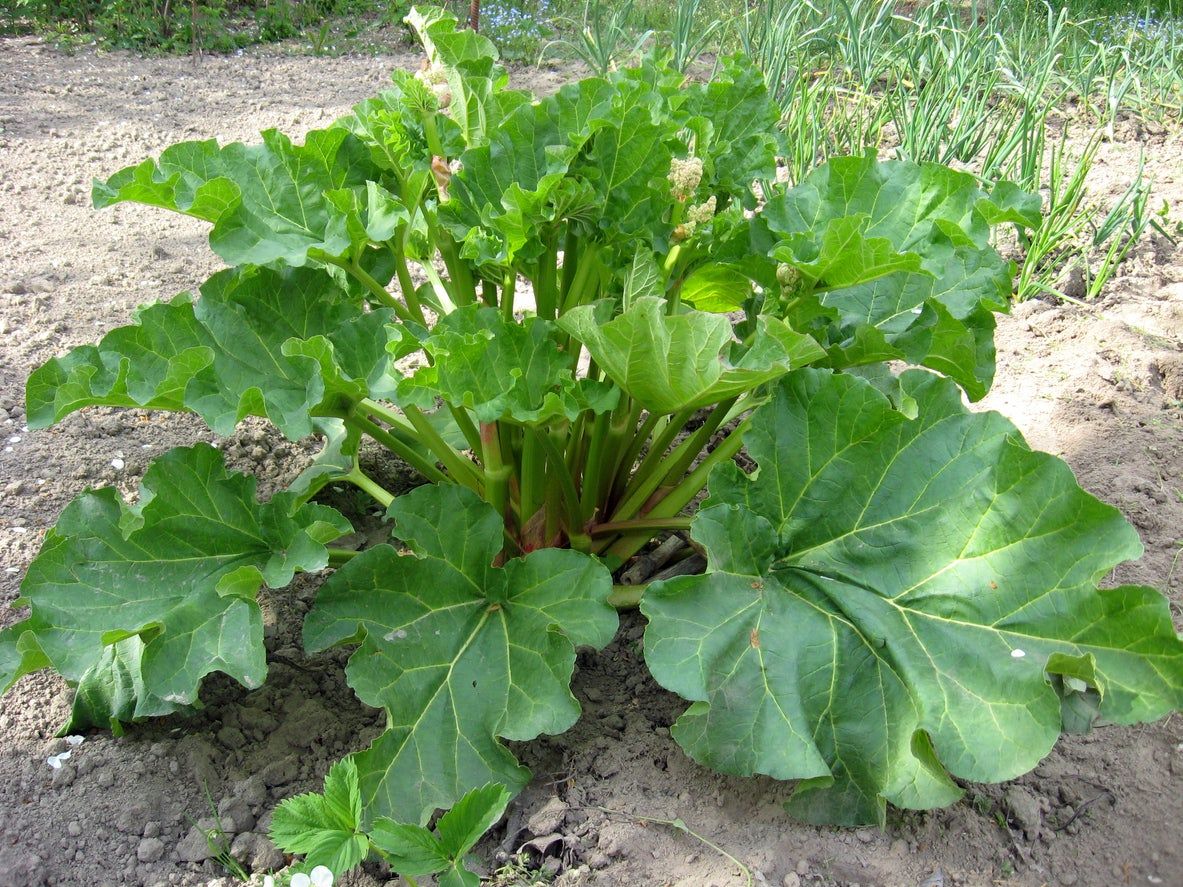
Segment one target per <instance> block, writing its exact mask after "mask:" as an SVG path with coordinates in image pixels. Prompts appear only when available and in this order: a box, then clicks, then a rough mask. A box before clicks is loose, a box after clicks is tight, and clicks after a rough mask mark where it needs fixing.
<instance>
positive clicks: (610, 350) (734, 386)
mask: <svg viewBox="0 0 1183 887" xmlns="http://www.w3.org/2000/svg"><path fill="white" fill-rule="evenodd" d="M666 309H667V305H666V301H665V299H662V298H658V297H654V296H643V297H641V298H638V299H636V300H634V301H633V304H632V305H631V306H630V307H629V309H628V310H627V311H625V312H623V313H621V314H618V315H617V316H615V317H613V318H612V319H611V320H607V319H605V318H604V316H603V315H602V313H601V311H600V310H599V309H598V306H593V305H586V306H583V307H581V308H575V309H573V310H571V311H568V312H567V313H566V314H564V315H563V316H562V317H561V318H559V321H558V323H559V326H560V327H562V328H563V330H565V331H566V332H567V333H569V334H570V335H572V336H574V337H575V338H576V339H578V340H579V341H580V342H582V343H583V344H584V346H585V347H586V348H587V350H588V352H589V353H590V354H591V356H592V359H593V360H595V362H596V365H597V366H599V367H600V369H602V370H603V371H604V372H605V374H607V376H608V378H610V379H611V380H612V381H613V382H615V383H616V384H617V385H619V386H620V387H621V388H623V389H624V390H625V391H627V392H628V393H629V394H630V395H631V396H632V397H633V398H635V399H636V400H637V402H638V403H640V404H641V405H642V406H643V407H645V409H647V410H651V411H654V412H658V413H675V412H677V411H679V410H683V409H689V408H693V407H702V406H708V405H710V404H713V403H718V402H720V401H722V400H725V399H727V398H729V397H737V396H738V395H740V394H743V393H744V392H746V391H750V390H752V389H753V388H755V387H757V386H759V385H761V384H763V383H765V382H770V381H772V380H773V379H776V378H778V377H780V376H783V375H784V374H785V373H787V372H789V370H791V369H795V368H796V367H799V366H803V365H805V364H808V363H810V362H812V361H814V360H817V359H818V358H820V357H824V356H825V352H824V351H822V349H821V348H820V347H819V346H818V344H817V343H816V342H815V341H814V340H813V339H811V338H810V337H809V336H806V335H803V334H801V333H798V332H795V331H794V330H792V329H790V328H789V327H788V326H787V325H786V324H785V323H783V322H782V321H780V320H777V319H776V318H773V317H761V318H760V322H759V326H758V328H757V331H756V333H755V335H754V337H753V339H752V342H751V344H750V346H748V347H747V348H746V349H741V348H740V347H739V346H738V344H737V343H736V342H735V341H734V337H733V335H732V331H731V324H730V322H729V321H728V320H727V318H726V317H722V316H720V315H717V314H705V313H703V312H701V311H686V312H683V313H680V314H667V313H666Z"/></svg>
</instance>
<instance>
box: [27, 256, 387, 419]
mask: <svg viewBox="0 0 1183 887" xmlns="http://www.w3.org/2000/svg"><path fill="white" fill-rule="evenodd" d="M136 319H137V323H136V324H134V325H132V326H126V327H121V328H119V329H117V330H114V331H112V332H111V333H108V334H107V335H106V336H105V337H104V338H103V340H102V341H101V342H100V343H99V344H98V345H97V346H95V345H84V346H81V347H79V348H75V349H74V350H73V351H71V352H70V353H68V354H66V355H65V356H63V357H58V358H54V359H52V360H50V361H49V362H48V363H46V364H45V365H44V366H42V367H41V368H40V369H38V370H36V371H35V372H34V373H33V374H32V375H31V376H30V377H29V381H28V385H27V391H26V394H27V400H28V414H29V425H30V426H31V427H35V428H44V427H46V426H48V425H51V424H53V423H54V422H56V421H58V420H60V419H61V418H62V417H63V416H65V415H67V414H69V413H71V412H74V411H75V410H78V409H81V408H83V407H87V406H93V405H106V406H126V407H146V408H149V409H168V410H179V409H188V410H192V411H194V412H196V413H198V414H199V415H200V416H201V417H202V418H203V419H204V420H205V421H206V422H207V423H208V424H209V426H210V427H211V428H213V429H214V430H215V431H216V432H218V433H219V434H229V433H231V432H232V431H233V428H234V426H235V424H237V422H238V421H239V420H240V419H242V418H243V417H244V416H248V415H256V416H266V417H268V418H270V419H271V420H272V421H273V422H275V424H276V425H277V426H278V427H279V428H280V430H282V431H283V433H284V434H286V435H287V436H288V437H289V438H291V439H293V440H296V439H299V438H301V437H304V436H306V435H307V434H309V433H310V432H311V430H312V413H313V412H315V411H317V410H318V409H329V408H332V407H334V406H336V407H341V406H347V405H348V404H350V403H353V402H355V401H356V400H358V399H360V398H362V397H367V396H374V397H387V396H389V395H391V394H393V393H394V388H395V382H394V377H393V376H392V374H391V362H392V361H393V360H394V359H395V358H396V357H397V356H398V354H399V350H398V348H397V347H394V348H391V347H389V346H390V345H391V344H392V343H398V342H400V341H402V338H403V336H404V333H403V332H402V331H401V328H399V327H398V326H397V325H396V324H395V323H394V315H393V313H392V312H391V311H390V310H389V309H378V310H374V311H369V312H365V313H363V312H362V309H361V305H360V303H359V302H358V301H357V300H355V299H354V298H353V297H351V296H350V295H349V294H348V293H346V292H345V291H344V290H342V289H341V288H340V287H339V286H338V285H337V284H336V282H335V281H334V280H333V279H332V278H331V277H329V276H328V275H327V274H326V273H324V272H323V271H319V270H315V269H312V268H302V269H284V270H282V271H273V270H270V269H266V268H252V267H246V268H238V269H233V270H228V271H223V272H220V273H218V274H215V275H214V276H213V277H211V278H210V279H209V281H207V282H206V284H205V285H204V286H203V287H202V289H201V298H200V299H199V300H198V301H197V302H196V303H193V302H191V301H190V300H189V298H188V297H187V296H181V297H178V298H177V299H174V300H173V301H172V302H170V303H168V304H160V305H153V306H150V307H148V308H146V309H144V310H142V311H141V312H140V313H139V315H138V316H137V318H136Z"/></svg>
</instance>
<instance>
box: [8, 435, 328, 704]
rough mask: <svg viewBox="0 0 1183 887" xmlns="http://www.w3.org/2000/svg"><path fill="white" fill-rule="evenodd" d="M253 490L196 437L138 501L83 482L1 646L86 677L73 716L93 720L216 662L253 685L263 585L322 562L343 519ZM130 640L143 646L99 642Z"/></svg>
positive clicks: (191, 689)
mask: <svg viewBox="0 0 1183 887" xmlns="http://www.w3.org/2000/svg"><path fill="white" fill-rule="evenodd" d="M254 491H255V479H254V478H252V477H248V476H247V475H243V474H234V473H230V472H227V471H226V469H225V467H224V466H223V464H222V457H221V454H220V453H218V451H217V450H215V449H213V448H212V447H210V446H207V445H204V444H199V445H198V446H195V447H193V448H188V449H186V448H178V449H175V450H171V451H170V452H168V453H166V454H165V455H164V456H162V457H161V458H159V459H157V460H156V461H155V462H154V463H153V464H152V466H151V467H150V468H149V469H148V471H147V473H146V474H145V475H144V479H143V482H142V483H141V485H140V498H139V502H138V503H137V504H136V505H134V506H128V505H125V504H124V503H123V501H122V500H121V499H120V498H119V494H118V492H117V491H116V490H114V489H111V488H105V489H101V490H92V491H89V492H86V493H83V494H82V495H81V496H79V497H78V498H77V499H75V500H74V501H73V502H72V503H70V505H69V506H67V507H66V510H65V511H64V512H62V516H61V517H60V518H59V519H58V523H57V526H55V527H54V528H53V529H52V530H50V532H49V533H48V535H47V536H46V538H45V543H44V545H43V546H42V548H41V552H40V553H39V554H38V555H37V557H36V558H35V559H34V561H33V563H32V564H31V565H30V566H29V571H28V574H27V575H26V577H25V580H24V583H23V584H22V586H21V590H22V593H23V597H22V598H21V599H20V603H21V604H22V605H27V606H30V607H31V608H32V612H31V615H30V616H29V618H28V619H27V620H25V621H24V622H19V623H17V624H16V625H14V626H12V627H11V628H8V629H6V630H5V632H3V633H2V634H0V638H4V640H0V650H3V649H6V648H7V649H9V650H11V649H13V648H12V646H11V644H12V643H13V642H14V641H15V644H16V650H17V652H18V653H20V654H21V656H22V660H21V662H20V663H18V665H17V669H16V670H18V671H27V670H28V667H29V665H30V663H31V661H32V659H33V658H34V657H37V656H39V657H42V661H43V662H44V661H47V662H48V663H51V664H52V666H53V667H54V668H55V669H56V670H57V671H58V672H59V673H60V674H61V675H62V676H63V677H65V678H66V679H67V680H68V681H71V682H83V683H84V691H85V693H86V698H85V699H84V700H83V706H84V708H82V709H80V710H79V711H78V712H77V715H78V717H79V718H85V719H86V720H89V721H90V722H92V723H106V722H108V721H109V719H110V718H112V717H114V718H118V719H120V720H125V719H131V718H130V717H129V716H128V713H129V711H130V712H131V717H136V718H138V717H143V716H145V715H148V714H157V713H160V712H159V709H160V708H161V706H162V705H163V704H170V705H189V704H192V703H193V702H194V701H195V700H196V698H197V691H198V687H199V686H200V684H201V680H202V678H204V677H205V675H207V674H210V673H211V672H214V671H221V672H224V673H226V674H228V675H229V676H231V677H232V678H234V679H235V680H237V681H238V682H239V683H241V684H242V685H243V686H246V687H251V688H254V687H258V686H260V685H261V684H262V682H263V679H264V677H265V676H266V673H267V662H266V656H265V651H264V649H263V618H262V613H261V611H260V609H259V605H258V604H257V603H256V602H255V595H256V593H257V592H258V589H259V586H260V585H262V584H263V583H266V584H267V585H268V586H269V587H271V588H281V587H283V586H284V585H286V584H287V583H288V582H290V581H291V578H292V575H293V574H294V573H295V572H296V571H297V570H303V571H309V570H319V569H321V568H322V567H324V566H325V565H326V564H327V562H328V553H327V551H326V549H325V542H327V541H330V540H332V539H335V538H337V537H338V536H341V535H344V534H345V533H348V532H349V531H350V529H351V528H350V526H349V523H348V521H346V520H345V519H344V518H343V517H341V515H339V514H338V513H337V512H335V511H334V510H333V509H331V508H327V507H325V506H321V505H299V506H297V505H296V503H295V500H294V497H293V496H292V495H291V494H289V493H279V494H277V495H276V496H274V497H273V498H272V499H271V501H270V502H267V503H266V504H259V503H258V502H257V501H256V500H255V494H254ZM133 637H139V639H140V640H141V641H142V642H143V647H142V649H140V648H138V647H136V646H135V645H128V646H126V647H124V648H122V649H121V650H119V651H116V653H115V654H108V653H107V648H108V647H110V646H111V645H117V644H119V643H120V642H122V641H124V640H125V639H129V638H133ZM104 657H106V658H104ZM112 657H113V658H112ZM3 658H4V659H6V660H8V661H9V662H11V661H12V658H11V657H10V656H8V655H5V656H3ZM8 667H10V668H11V666H8ZM113 671H115V672H119V671H123V672H125V674H123V675H122V676H113V675H112V672H113ZM137 672H138V674H137ZM10 682H11V681H10V680H5V681H4V685H5V686H7V685H8V684H9V683H10ZM141 682H142V689H143V694H142V695H139V694H140V687H141ZM103 684H105V685H106V686H107V689H102V690H99V691H98V692H96V685H103ZM133 692H134V693H136V694H137V701H136V705H135V706H134V708H133V707H132V706H131V705H130V701H129V699H128V694H129V693H133Z"/></svg>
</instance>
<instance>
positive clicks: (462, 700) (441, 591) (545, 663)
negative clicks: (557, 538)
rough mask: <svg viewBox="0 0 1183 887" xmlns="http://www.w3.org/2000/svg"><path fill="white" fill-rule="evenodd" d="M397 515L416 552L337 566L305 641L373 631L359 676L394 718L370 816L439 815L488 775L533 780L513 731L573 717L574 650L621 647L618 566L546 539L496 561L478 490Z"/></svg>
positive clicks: (324, 642)
mask: <svg viewBox="0 0 1183 887" xmlns="http://www.w3.org/2000/svg"><path fill="white" fill-rule="evenodd" d="M390 515H391V517H393V518H394V521H395V533H396V535H398V536H399V537H400V538H402V539H403V540H404V541H406V543H407V544H408V545H409V546H410V547H411V548H412V549H413V550H414V552H415V554H414V555H399V554H398V553H397V552H396V551H395V550H394V549H393V548H391V547H390V546H387V545H379V546H377V547H374V548H371V549H368V550H367V551H365V552H364V553H363V554H361V555H359V556H358V557H356V558H354V559H353V560H351V561H350V562H349V563H348V564H346V565H345V567H343V568H342V569H340V570H338V571H337V572H336V573H335V574H334V575H333V576H332V578H331V579H329V581H328V582H326V583H325V585H324V587H323V588H322V589H321V591H320V594H319V596H318V598H317V602H316V605H315V606H314V607H313V610H312V612H311V613H310V614H309V616H308V619H307V622H306V623H305V627H304V642H305V645H306V646H307V647H308V648H309V649H310V650H323V649H325V648H327V647H330V646H333V645H334V644H342V643H356V642H359V641H360V646H359V647H358V649H357V650H356V651H355V652H354V654H353V656H352V658H351V659H350V662H349V666H348V670H347V675H348V679H349V683H350V685H351V686H352V687H353V688H354V690H355V691H356V692H357V695H358V697H359V698H361V700H362V701H363V702H366V703H367V704H369V705H374V706H381V707H383V708H385V709H386V710H387V715H388V723H389V727H388V729H387V731H386V732H385V733H383V734H382V735H381V736H380V737H379V738H378V739H377V740H376V741H375V742H374V744H373V745H371V746H370V748H369V749H367V750H366V751H363V752H361V753H359V754H358V755H356V760H357V766H358V771H359V773H360V774H361V787H362V798H363V800H364V802H365V804H366V809H367V811H368V815H370V816H388V817H391V818H393V819H397V820H401V821H408V820H409V821H413V822H419V823H426V822H427V819H428V817H430V816H431V814H432V812H433V811H434V810H436V809H437V808H439V807H448V806H450V805H451V804H453V803H454V802H455V801H457V800H458V799H459V798H460V797H461V796H463V795H464V794H465V792H467V791H469V790H470V789H472V788H474V787H477V786H480V785H484V784H485V783H487V782H500V783H502V784H504V785H506V786H508V787H509V788H510V789H511V790H513V791H517V790H518V789H520V788H521V787H522V786H523V785H525V783H526V780H527V779H528V778H529V773H528V771H526V769H525V768H524V767H522V766H521V765H520V764H519V763H518V762H517V760H516V759H515V758H514V756H513V755H512V754H511V753H510V752H509V750H508V749H506V748H505V746H504V745H503V744H502V743H501V741H500V740H501V739H512V740H526V739H532V738H534V737H535V736H537V735H538V734H539V733H560V732H562V731H564V730H566V729H567V728H568V727H570V726H571V724H572V723H574V721H575V719H576V718H577V717H578V716H579V705H578V703H576V701H575V699H574V697H573V696H572V695H571V692H570V690H569V689H568V683H569V681H570V678H571V673H572V670H573V668H574V664H575V647H576V646H580V645H588V646H593V647H597V648H599V647H602V646H603V645H604V644H606V643H608V641H609V640H611V639H612V636H613V634H614V633H615V631H616V613H615V611H614V610H613V609H612V608H611V607H610V606H609V605H608V604H607V596H608V592H609V589H610V587H611V578H610V577H609V575H608V571H607V570H606V569H605V568H604V567H603V566H602V565H601V564H600V563H599V562H598V561H596V560H594V559H593V558H590V557H588V556H586V555H583V554H580V553H578V552H574V551H563V550H558V549H547V550H544V551H536V552H534V553H532V554H530V555H528V556H526V557H524V558H520V559H515V560H511V561H509V562H508V563H507V564H506V565H505V566H504V568H502V567H496V566H494V559H495V558H496V557H497V555H498V552H499V551H500V550H501V546H502V544H503V542H504V536H503V527H502V522H501V519H500V517H499V516H498V515H497V513H496V512H495V511H494V510H493V508H492V507H491V506H489V505H488V504H486V503H484V502H482V501H480V500H479V499H478V498H477V497H476V495H475V494H473V493H471V492H470V491H468V490H465V489H463V488H461V487H457V486H438V485H431V486H427V487H420V488H419V489H417V490H415V491H413V492H411V493H409V494H407V495H405V496H400V497H399V498H397V499H395V501H394V503H393V504H392V505H391V507H390Z"/></svg>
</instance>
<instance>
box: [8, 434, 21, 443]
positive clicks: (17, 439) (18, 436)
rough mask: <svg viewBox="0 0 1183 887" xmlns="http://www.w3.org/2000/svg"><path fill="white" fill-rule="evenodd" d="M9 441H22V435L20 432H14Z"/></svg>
mask: <svg viewBox="0 0 1183 887" xmlns="http://www.w3.org/2000/svg"><path fill="white" fill-rule="evenodd" d="M8 442H9V443H20V442H21V436H20V435H19V434H14V435H13V436H12V437H10V438H9V439H8Z"/></svg>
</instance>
